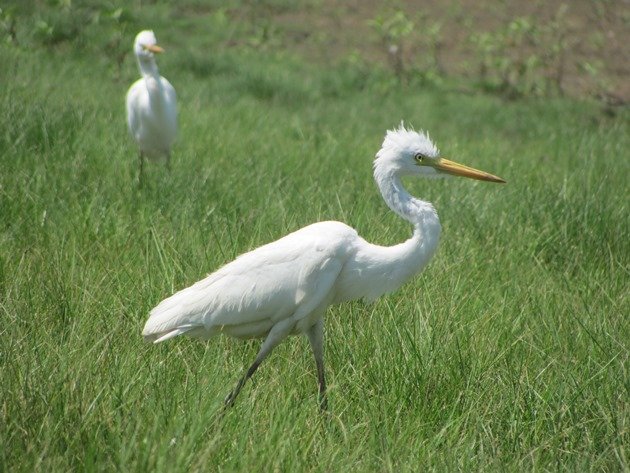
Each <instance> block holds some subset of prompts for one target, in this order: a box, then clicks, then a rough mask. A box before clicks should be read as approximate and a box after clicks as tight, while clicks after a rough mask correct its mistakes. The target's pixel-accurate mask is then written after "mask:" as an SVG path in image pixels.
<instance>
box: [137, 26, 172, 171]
mask: <svg viewBox="0 0 630 473" xmlns="http://www.w3.org/2000/svg"><path fill="white" fill-rule="evenodd" d="M133 50H134V53H135V55H136V58H137V59H138V66H139V67H140V73H141V74H142V78H141V79H138V80H137V81H136V82H134V84H133V85H132V86H131V87H130V88H129V91H128V92H127V98H126V102H127V124H128V125H129V131H130V133H131V135H132V136H133V139H134V140H136V143H137V144H138V150H139V155H138V158H139V160H140V171H139V177H138V179H139V181H140V183H142V172H143V166H144V159H145V157H148V158H149V159H155V158H160V157H162V156H166V165H167V167H168V168H169V169H170V162H171V145H172V144H173V141H174V140H175V136H176V134H177V97H176V95H175V89H174V88H173V86H172V85H171V83H170V82H169V81H168V80H166V79H165V78H164V77H162V76H160V73H159V72H158V68H157V64H156V62H155V54H157V53H163V52H164V49H162V48H161V47H160V46H158V45H157V41H156V39H155V35H154V34H153V31H149V30H145V31H141V32H140V33H138V35H137V36H136V39H135V41H134V44H133Z"/></svg>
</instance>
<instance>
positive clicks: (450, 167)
mask: <svg viewBox="0 0 630 473" xmlns="http://www.w3.org/2000/svg"><path fill="white" fill-rule="evenodd" d="M433 167H435V169H437V170H438V171H441V172H443V173H446V174H452V175H454V176H463V177H470V178H471V179H478V180H480V181H490V182H502V183H505V180H503V179H501V178H500V177H498V176H493V175H492V174H488V173H487V172H484V171H480V170H478V169H475V168H471V167H468V166H464V165H463V164H459V163H455V162H453V161H449V160H448V159H444V158H439V159H438V160H437V162H436V163H435V164H434V165H433Z"/></svg>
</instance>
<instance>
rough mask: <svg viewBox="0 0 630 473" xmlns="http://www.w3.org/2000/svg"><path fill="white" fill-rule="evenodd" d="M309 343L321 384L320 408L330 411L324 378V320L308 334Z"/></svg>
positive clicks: (319, 321)
mask: <svg viewBox="0 0 630 473" xmlns="http://www.w3.org/2000/svg"><path fill="white" fill-rule="evenodd" d="M306 335H307V336H308V341H309V342H310V343H311V349H312V350H313V355H315V364H316V365H317V382H318V384H319V407H320V409H321V410H322V411H326V410H328V398H327V396H326V378H325V376H324V319H319V320H318V321H317V323H316V324H315V325H313V326H312V327H311V328H310V329H309V330H308V332H306Z"/></svg>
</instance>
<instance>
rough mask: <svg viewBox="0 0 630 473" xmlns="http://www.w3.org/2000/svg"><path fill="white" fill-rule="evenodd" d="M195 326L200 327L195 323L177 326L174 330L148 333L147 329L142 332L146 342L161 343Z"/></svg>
mask: <svg viewBox="0 0 630 473" xmlns="http://www.w3.org/2000/svg"><path fill="white" fill-rule="evenodd" d="M195 328H198V327H197V326H195V325H188V326H183V327H177V328H174V329H172V330H168V331H166V332H157V333H146V331H145V332H144V333H143V334H142V336H143V337H144V340H145V341H146V342H152V343H160V342H164V341H166V340H169V339H171V338H173V337H177V336H178V335H181V334H183V333H186V332H189V331H191V330H193V329H195Z"/></svg>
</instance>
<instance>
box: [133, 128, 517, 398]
mask: <svg viewBox="0 0 630 473" xmlns="http://www.w3.org/2000/svg"><path fill="white" fill-rule="evenodd" d="M403 176H425V177H438V176H464V177H470V178H473V179H479V180H482V181H491V182H505V181H504V180H503V179H501V178H500V177H496V176H493V175H491V174H487V173H485V172H483V171H478V170H476V169H473V168H470V167H467V166H463V165H461V164H457V163H454V162H452V161H449V160H447V159H444V158H441V157H440V153H439V151H438V149H437V148H436V147H435V145H434V144H433V143H432V142H431V140H430V139H429V137H428V136H427V135H425V134H424V133H422V132H416V131H413V130H407V129H405V128H404V126H403V125H401V126H400V127H399V128H398V129H396V130H391V131H388V132H387V135H386V136H385V140H384V141H383V146H382V147H381V149H380V151H379V152H378V153H377V154H376V158H375V160H374V179H375V180H376V184H377V185H378V187H379V189H380V191H381V194H382V196H383V199H385V202H386V203H387V205H388V206H389V208H390V209H392V210H393V211H394V212H396V213H397V214H398V215H400V216H401V217H402V218H404V219H405V220H407V221H408V222H409V223H411V224H412V225H413V235H412V237H411V238H409V239H408V240H407V241H405V242H404V243H400V244H398V245H394V246H390V247H385V246H378V245H374V244H372V243H368V242H367V241H365V240H364V239H363V238H361V237H360V236H359V235H358V234H357V232H356V230H354V229H353V228H351V227H349V226H348V225H346V224H345V223H341V222H319V223H315V224H312V225H309V226H307V227H304V228H302V229H300V230H297V231H295V232H293V233H291V234H289V235H287V236H285V237H284V238H281V239H279V240H277V241H274V242H273V243H269V244H267V245H264V246H261V247H260V248H257V249H255V250H252V251H250V252H248V253H245V254H243V255H241V256H239V257H238V258H236V259H235V260H234V261H232V262H231V263H228V264H226V265H225V266H223V267H222V268H220V269H218V270H217V271H216V272H214V273H212V274H210V275H209V276H208V277H206V278H205V279H203V280H201V281H199V282H197V283H196V284H193V285H192V286H190V287H188V288H186V289H183V290H181V291H179V292H177V293H176V294H174V295H172V296H171V297H169V298H167V299H165V300H163V301H162V302H161V303H160V304H159V305H158V306H157V307H155V308H154V309H153V310H152V311H151V314H150V317H149V320H147V322H146V325H145V326H144V330H143V332H142V335H143V336H144V338H145V339H146V340H148V341H152V342H154V343H158V342H162V341H164V340H168V339H169V338H173V337H175V336H177V335H182V334H186V335H188V336H190V337H198V338H209V337H212V336H213V335H216V334H219V333H225V334H227V335H230V336H232V337H237V338H251V337H261V338H264V342H263V343H262V347H261V348H260V351H259V352H258V355H257V356H256V359H255V360H254V363H253V364H252V365H251V366H250V367H249V369H248V370H247V372H246V373H245V375H244V376H243V377H242V378H241V379H240V380H239V382H238V384H237V385H236V387H235V388H234V390H233V391H232V392H231V393H230V394H229V395H228V397H227V398H226V400H225V402H226V404H227V405H230V404H232V403H233V402H234V399H235V398H236V396H237V395H238V393H239V391H240V390H241V388H242V387H243V385H244V384H245V382H246V381H247V379H249V378H250V377H251V376H252V375H253V374H254V372H255V371H256V369H257V368H258V366H260V364H261V363H262V362H263V360H264V359H265V358H266V357H267V356H268V355H269V353H270V352H271V351H272V350H273V348H274V347H275V346H276V345H278V344H279V343H280V342H281V341H282V340H284V339H285V338H286V337H287V336H288V335H291V334H298V333H304V334H306V336H307V337H308V340H309V342H310V345H311V348H312V350H313V354H314V355H315V362H316V364H317V376H318V382H319V399H320V406H321V408H322V409H326V406H327V401H326V382H325V378H324V359H323V351H324V348H323V335H324V319H323V316H324V313H325V311H326V308H327V307H328V306H329V305H331V304H337V303H340V302H343V301H348V300H352V299H360V298H363V299H366V300H368V301H370V300H374V299H376V298H377V297H379V296H381V295H382V294H384V293H386V292H390V291H393V290H395V289H397V288H398V287H400V286H401V285H402V284H403V283H404V282H405V281H407V280H409V279H410V278H411V277H413V276H414V275H415V274H417V273H418V272H420V271H421V270H422V268H424V267H425V265H426V264H427V263H428V262H429V260H430V259H431V257H432V256H433V253H434V252H435V250H436V248H437V244H438V240H439V237H440V229H441V227H440V221H439V219H438V216H437V213H436V211H435V209H434V208H433V205H431V204H430V203H429V202H424V201H422V200H419V199H416V198H415V197H413V196H411V195H410V194H409V193H408V192H407V191H406V190H405V188H404V187H403V185H402V183H401V178H402V177H403Z"/></svg>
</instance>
